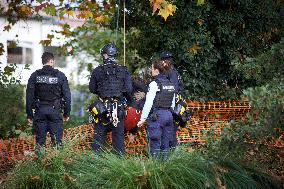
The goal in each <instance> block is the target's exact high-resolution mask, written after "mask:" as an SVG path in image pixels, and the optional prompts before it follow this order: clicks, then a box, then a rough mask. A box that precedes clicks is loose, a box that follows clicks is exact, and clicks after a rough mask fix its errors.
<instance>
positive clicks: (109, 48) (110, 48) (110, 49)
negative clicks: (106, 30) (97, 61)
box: [101, 43, 117, 57]
mask: <svg viewBox="0 0 284 189" xmlns="http://www.w3.org/2000/svg"><path fill="white" fill-rule="evenodd" d="M103 54H107V55H108V56H109V57H115V56H116V54H117V49H116V46H115V45H114V44H113V43H109V44H106V45H105V46H104V47H103V48H102V49H101V55H103Z"/></svg>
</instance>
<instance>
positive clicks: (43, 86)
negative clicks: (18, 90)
mask: <svg viewBox="0 0 284 189" xmlns="http://www.w3.org/2000/svg"><path fill="white" fill-rule="evenodd" d="M58 73H59V71H58V70H55V69H53V68H50V69H45V68H43V69H40V70H37V71H36V85H35V97H36V99H38V100H39V101H40V102H51V103H52V102H54V101H56V100H58V99H60V98H61V92H62V91H61V86H60V85H59V82H60V81H59V78H58Z"/></svg>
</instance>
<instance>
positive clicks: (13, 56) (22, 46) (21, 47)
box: [7, 41, 33, 64]
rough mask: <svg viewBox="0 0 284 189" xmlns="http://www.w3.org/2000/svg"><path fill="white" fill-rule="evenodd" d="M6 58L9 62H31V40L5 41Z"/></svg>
mask: <svg viewBox="0 0 284 189" xmlns="http://www.w3.org/2000/svg"><path fill="white" fill-rule="evenodd" d="M7 49H8V50H7V52H8V60H7V62H8V63H10V64H32V63H33V50H32V43H31V42H20V43H18V44H16V42H15V41H7Z"/></svg>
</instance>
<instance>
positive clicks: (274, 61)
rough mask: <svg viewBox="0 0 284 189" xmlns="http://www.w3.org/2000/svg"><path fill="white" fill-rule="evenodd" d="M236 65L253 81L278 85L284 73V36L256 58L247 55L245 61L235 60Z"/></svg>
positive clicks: (238, 70)
mask: <svg viewBox="0 0 284 189" xmlns="http://www.w3.org/2000/svg"><path fill="white" fill-rule="evenodd" d="M234 66H235V69H236V71H237V72H239V73H241V74H243V75H244V77H245V78H246V79H247V80H249V81H250V82H251V83H255V84H257V85H258V86H260V85H265V84H267V83H271V84H272V85H277V84H278V82H279V81H280V82H281V80H282V79H283V75H284V38H282V39H281V40H280V42H279V43H276V44H274V45H273V46H272V47H271V49H270V50H268V51H266V52H264V53H262V54H260V55H258V56H256V57H255V58H250V57H247V58H246V59H245V60H244V61H235V62H234Z"/></svg>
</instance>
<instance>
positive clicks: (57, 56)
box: [44, 46, 66, 68]
mask: <svg viewBox="0 0 284 189" xmlns="http://www.w3.org/2000/svg"><path fill="white" fill-rule="evenodd" d="M44 52H50V53H52V54H53V55H54V60H55V67H59V68H65V67H66V57H65V56H63V55H62V54H61V53H60V48H59V47H56V46H47V47H46V46H45V47H44Z"/></svg>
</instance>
